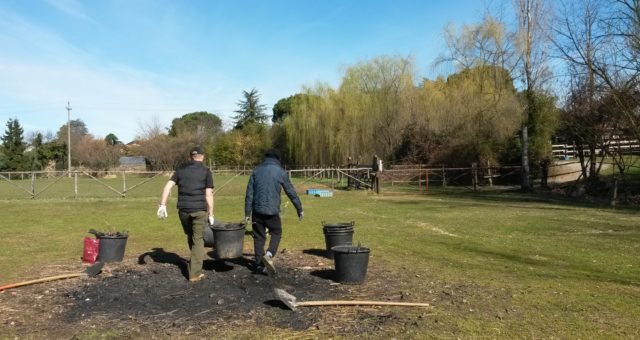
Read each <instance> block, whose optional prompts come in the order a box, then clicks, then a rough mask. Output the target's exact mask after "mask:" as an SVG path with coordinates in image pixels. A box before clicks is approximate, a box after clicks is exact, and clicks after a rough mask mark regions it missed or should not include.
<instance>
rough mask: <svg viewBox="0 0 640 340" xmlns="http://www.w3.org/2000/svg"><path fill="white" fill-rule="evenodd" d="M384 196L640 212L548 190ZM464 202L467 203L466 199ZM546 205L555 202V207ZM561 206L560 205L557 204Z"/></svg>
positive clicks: (406, 202) (407, 202) (444, 192)
mask: <svg viewBox="0 0 640 340" xmlns="http://www.w3.org/2000/svg"><path fill="white" fill-rule="evenodd" d="M385 195H387V196H389V197H391V198H393V197H394V196H407V195H415V196H419V197H442V198H453V199H456V200H460V201H458V202H456V204H460V205H472V206H473V205H476V203H475V202H478V203H479V204H500V206H504V207H514V208H521V209H543V210H572V209H575V208H594V209H608V210H611V211H615V212H620V213H627V214H639V213H640V210H639V209H638V207H637V206H632V205H618V206H616V207H615V208H613V207H611V206H610V205H609V202H608V200H606V199H603V200H601V201H600V202H589V201H584V200H578V199H574V198H571V197H567V196H563V195H559V194H553V193H550V192H543V191H539V192H532V193H526V192H522V191H520V190H502V191H497V190H496V191H475V192H474V191H472V190H460V189H457V190H450V191H447V190H438V191H435V192H429V193H416V192H413V193H410V192H409V193H385ZM465 201H466V202H465ZM390 202H391V203H393V204H399V205H418V204H424V201H422V200H419V199H416V200H397V201H394V200H390ZM525 204H544V205H543V206H535V205H534V206H531V205H530V206H526V205H525ZM549 204H553V205H557V206H555V207H552V206H548V205H549ZM558 206H562V207H558Z"/></svg>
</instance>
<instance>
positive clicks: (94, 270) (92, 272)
mask: <svg viewBox="0 0 640 340" xmlns="http://www.w3.org/2000/svg"><path fill="white" fill-rule="evenodd" d="M102 267H104V262H96V263H94V264H92V265H90V266H89V267H87V269H85V270H84V273H85V274H87V276H88V277H94V276H96V275H98V274H99V273H100V272H101V271H102Z"/></svg>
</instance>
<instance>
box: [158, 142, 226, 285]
mask: <svg viewBox="0 0 640 340" xmlns="http://www.w3.org/2000/svg"><path fill="white" fill-rule="evenodd" d="M189 155H190V157H191V161H190V162H187V163H186V164H184V165H183V166H181V167H179V168H178V169H176V171H174V172H173V175H172V176H171V179H169V181H167V184H165V186H164V189H163V190H162V197H161V199H160V207H159V208H158V213H157V214H158V217H159V218H161V219H165V218H167V199H168V198H169V194H170V193H171V188H173V186H174V185H178V216H179V217H180V222H181V224H182V228H183V230H184V233H185V234H186V235H187V243H188V244H189V250H190V251H191V259H190V261H189V281H191V282H197V281H200V280H202V279H203V278H204V274H203V273H202V262H203V260H204V227H205V223H206V222H209V224H213V222H214V218H213V175H212V174H211V170H209V168H207V167H206V166H204V164H203V163H202V162H203V161H204V150H203V149H202V148H201V147H199V146H196V147H193V148H192V149H191V150H190V151H189Z"/></svg>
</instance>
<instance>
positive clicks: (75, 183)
mask: <svg viewBox="0 0 640 340" xmlns="http://www.w3.org/2000/svg"><path fill="white" fill-rule="evenodd" d="M73 195H74V198H75V199H78V172H74V173H73Z"/></svg>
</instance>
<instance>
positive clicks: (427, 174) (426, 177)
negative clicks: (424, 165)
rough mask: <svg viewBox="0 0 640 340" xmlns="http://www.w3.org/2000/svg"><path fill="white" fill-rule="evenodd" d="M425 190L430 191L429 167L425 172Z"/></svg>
mask: <svg viewBox="0 0 640 340" xmlns="http://www.w3.org/2000/svg"><path fill="white" fill-rule="evenodd" d="M424 191H425V192H429V169H427V170H426V171H425V172H424Z"/></svg>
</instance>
